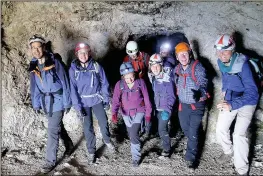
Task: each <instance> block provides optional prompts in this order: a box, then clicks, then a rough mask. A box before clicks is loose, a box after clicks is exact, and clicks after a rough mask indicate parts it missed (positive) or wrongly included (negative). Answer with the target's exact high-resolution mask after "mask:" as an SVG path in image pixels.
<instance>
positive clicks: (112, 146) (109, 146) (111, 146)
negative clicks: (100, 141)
mask: <svg viewBox="0 0 263 176" xmlns="http://www.w3.org/2000/svg"><path fill="white" fill-rule="evenodd" d="M105 145H106V146H107V148H108V149H109V151H110V152H111V153H115V152H116V149H115V147H114V145H113V144H112V143H111V142H109V143H105Z"/></svg>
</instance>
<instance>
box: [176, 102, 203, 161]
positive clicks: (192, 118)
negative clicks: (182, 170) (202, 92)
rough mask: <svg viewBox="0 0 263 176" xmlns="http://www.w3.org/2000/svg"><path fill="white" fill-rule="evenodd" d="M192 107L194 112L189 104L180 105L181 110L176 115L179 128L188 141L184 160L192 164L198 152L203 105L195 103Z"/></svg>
mask: <svg viewBox="0 0 263 176" xmlns="http://www.w3.org/2000/svg"><path fill="white" fill-rule="evenodd" d="M193 105H194V106H195V108H196V109H195V110H193V109H192V107H191V105H190V104H184V103H182V110H181V111H179V113H178V115H179V121H180V125H181V128H182V130H183V132H184V134H185V136H186V137H187V139H188V141H187V149H186V154H185V160H187V161H193V162H194V161H195V159H196V155H197V151H198V148H197V146H198V135H199V128H200V125H201V123H202V118H203V116H204V111H205V103H204V102H197V103H194V104H193Z"/></svg>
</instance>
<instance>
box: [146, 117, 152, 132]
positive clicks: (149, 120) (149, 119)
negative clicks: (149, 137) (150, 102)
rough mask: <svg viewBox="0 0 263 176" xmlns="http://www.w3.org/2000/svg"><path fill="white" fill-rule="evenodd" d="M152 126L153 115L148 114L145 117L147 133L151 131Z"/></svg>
mask: <svg viewBox="0 0 263 176" xmlns="http://www.w3.org/2000/svg"><path fill="white" fill-rule="evenodd" d="M150 127H151V116H146V117H145V130H146V133H147V132H149V131H150Z"/></svg>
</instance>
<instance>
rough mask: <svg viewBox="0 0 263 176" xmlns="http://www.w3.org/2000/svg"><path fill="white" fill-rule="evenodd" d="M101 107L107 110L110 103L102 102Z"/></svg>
mask: <svg viewBox="0 0 263 176" xmlns="http://www.w3.org/2000/svg"><path fill="white" fill-rule="evenodd" d="M103 107H104V109H105V111H108V110H109V109H110V104H109V103H108V102H105V103H103Z"/></svg>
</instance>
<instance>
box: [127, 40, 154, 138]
mask: <svg viewBox="0 0 263 176" xmlns="http://www.w3.org/2000/svg"><path fill="white" fill-rule="evenodd" d="M126 53H127V56H125V57H124V59H123V62H124V63H126V62H130V63H131V64H132V66H133V69H134V74H135V77H136V79H137V78H142V79H143V80H144V82H145V83H146V87H147V90H148V93H149V94H150V95H152V94H153V92H152V89H151V83H150V82H149V79H148V76H147V71H148V64H149V59H150V56H149V55H148V54H147V53H145V52H143V51H139V47H138V44H137V42H136V41H129V42H128V43H127V44H126ZM151 97H152V96H150V101H151V103H153V100H152V99H151ZM146 123H147V122H146V120H145V119H144V120H143V121H142V123H141V132H140V133H141V134H142V135H143V136H142V139H143V140H145V139H148V138H149V137H150V132H151V126H152V125H151V122H150V123H149V124H148V127H147V128H146V126H145V124H146Z"/></svg>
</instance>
